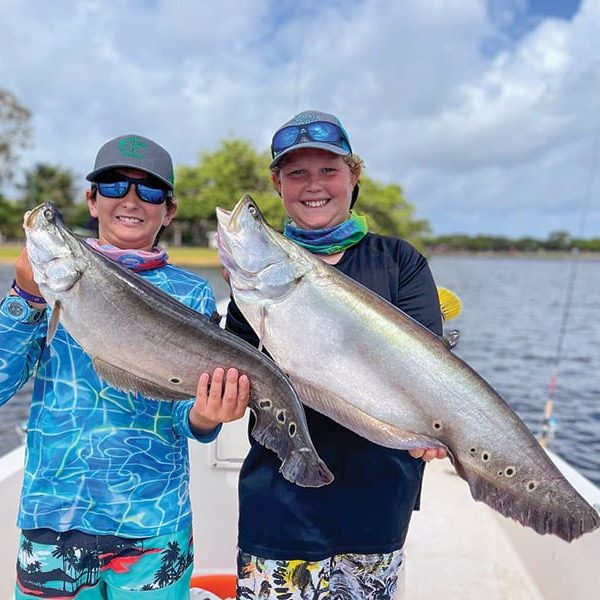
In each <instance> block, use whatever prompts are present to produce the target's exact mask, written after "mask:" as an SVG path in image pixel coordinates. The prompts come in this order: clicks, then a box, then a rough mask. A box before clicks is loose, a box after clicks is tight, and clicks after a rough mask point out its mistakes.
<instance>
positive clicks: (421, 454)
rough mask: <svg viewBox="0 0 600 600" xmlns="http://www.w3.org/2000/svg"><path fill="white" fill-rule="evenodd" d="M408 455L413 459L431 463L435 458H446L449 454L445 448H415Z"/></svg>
mask: <svg viewBox="0 0 600 600" xmlns="http://www.w3.org/2000/svg"><path fill="white" fill-rule="evenodd" d="M408 453H409V454H410V455H411V456H412V457H413V458H422V459H423V460H424V461H425V462H431V461H432V460H433V459H435V458H440V459H441V458H446V457H447V456H448V452H447V451H446V449H445V448H415V449H414V450H409V451H408Z"/></svg>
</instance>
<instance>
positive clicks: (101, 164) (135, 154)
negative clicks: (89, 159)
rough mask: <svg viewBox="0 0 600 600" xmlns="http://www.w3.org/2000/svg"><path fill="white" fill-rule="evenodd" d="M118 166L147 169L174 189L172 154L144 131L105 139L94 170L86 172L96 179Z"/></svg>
mask: <svg viewBox="0 0 600 600" xmlns="http://www.w3.org/2000/svg"><path fill="white" fill-rule="evenodd" d="M119 167H124V168H133V169H140V171H145V172H146V173H149V174H150V175H154V177H157V178H158V179H160V180H161V181H162V182H164V183H166V184H167V185H168V186H169V189H171V190H172V189H173V185H174V180H175V176H174V172H173V161H172V160H171V155H170V154H169V153H168V152H167V151H166V150H165V149H164V148H163V147H162V146H160V145H158V144H157V143H156V142H153V141H152V140H149V139H148V138H145V137H142V136H141V135H131V134H130V135H120V136H119V137H116V138H114V139H112V140H109V141H108V142H106V144H104V145H103V146H102V147H101V148H100V150H98V154H97V155H96V161H95V163H94V170H93V171H92V172H91V173H88V175H86V179H87V180H88V181H94V180H95V178H96V177H98V175H101V174H102V173H104V172H105V171H110V170H111V169H118V168H119Z"/></svg>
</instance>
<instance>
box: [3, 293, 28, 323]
mask: <svg viewBox="0 0 600 600" xmlns="http://www.w3.org/2000/svg"><path fill="white" fill-rule="evenodd" d="M6 312H7V313H8V314H9V315H10V316H11V317H14V318H15V319H22V318H23V317H24V316H25V313H26V311H25V307H24V306H23V304H22V303H21V302H20V301H19V300H17V299H16V298H15V299H14V300H13V299H9V300H7V302H6Z"/></svg>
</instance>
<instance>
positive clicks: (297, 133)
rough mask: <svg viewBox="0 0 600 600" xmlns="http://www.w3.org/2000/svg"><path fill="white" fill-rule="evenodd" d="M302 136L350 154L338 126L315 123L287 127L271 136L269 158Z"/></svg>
mask: <svg viewBox="0 0 600 600" xmlns="http://www.w3.org/2000/svg"><path fill="white" fill-rule="evenodd" d="M302 136H306V137H307V138H308V139H309V140H311V141H313V142H325V143H328V144H333V145H335V146H338V147H339V148H343V149H344V150H347V151H348V152H349V153H352V149H351V148H350V142H349V141H348V136H347V134H346V132H345V131H344V130H343V129H342V128H341V127H340V126H339V125H336V124H335V123H329V122H328V121H315V122H314V123H307V124H306V125H288V126H287V127H283V128H282V129H280V130H279V131H278V132H277V133H276V134H275V135H274V136H273V142H272V143H271V156H272V157H273V158H275V156H277V154H279V153H280V152H283V151H284V150H287V149H288V148H290V147H292V146H293V145H294V144H296V143H297V142H298V141H299V140H300V138H301V137H302Z"/></svg>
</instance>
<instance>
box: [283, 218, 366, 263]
mask: <svg viewBox="0 0 600 600" xmlns="http://www.w3.org/2000/svg"><path fill="white" fill-rule="evenodd" d="M368 231H369V227H368V225H367V219H366V217H361V216H359V215H357V214H355V213H354V211H352V212H351V213H350V217H349V218H348V219H346V220H345V221H344V222H343V223H340V224H339V225H335V226H334V227H325V228H323V229H300V227H297V226H296V225H295V224H294V222H293V221H288V222H286V224H285V227H284V230H283V235H285V237H287V238H289V239H290V240H293V241H294V242H296V243H297V244H298V245H299V246H302V247H303V248H306V249H307V250H310V251H311V252H312V253H313V254H337V253H338V252H343V251H344V250H346V248H350V247H351V246H354V245H355V244H358V242H360V240H362V239H363V238H364V237H365V235H367V232H368Z"/></svg>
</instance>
